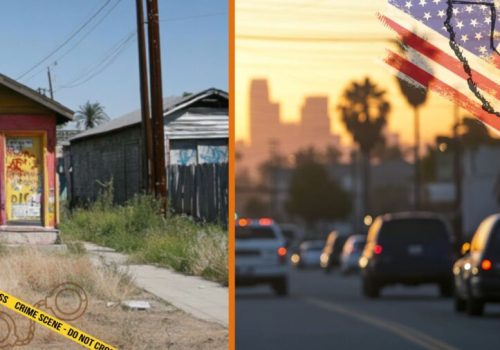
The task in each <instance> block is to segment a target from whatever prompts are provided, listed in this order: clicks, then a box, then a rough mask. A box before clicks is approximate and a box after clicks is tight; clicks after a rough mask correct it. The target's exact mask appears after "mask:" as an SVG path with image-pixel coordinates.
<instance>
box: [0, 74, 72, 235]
mask: <svg viewBox="0 0 500 350" xmlns="http://www.w3.org/2000/svg"><path fill="white" fill-rule="evenodd" d="M72 116H73V112H72V111H71V110H69V109H68V108H66V107H64V106H62V105H61V104H59V103H57V102H55V101H53V100H51V99H49V98H47V97H45V96H43V95H41V94H39V93H38V92H36V91H34V90H32V89H30V88H28V87H26V86H24V85H21V84H19V83H18V82H16V81H14V80H12V79H10V78H8V77H6V76H4V75H1V74H0V234H2V236H3V238H6V239H7V241H9V242H15V241H16V239H15V238H13V237H14V236H16V234H13V233H12V232H11V231H16V232H18V233H19V232H22V233H25V236H27V235H31V234H33V231H40V232H42V231H43V230H51V229H54V228H56V226H57V223H58V219H59V218H58V205H59V203H58V188H57V186H58V184H57V173H56V154H55V153H56V126H57V125H58V124H62V123H65V122H67V121H70V120H72ZM35 234H36V233H35ZM17 236H18V237H17V238H22V237H20V236H22V235H21V234H18V235H17ZM55 236H56V235H49V236H47V235H45V236H44V235H43V234H40V235H39V236H32V237H31V238H33V239H32V240H31V242H33V240H36V241H44V240H45V239H47V243H48V241H51V240H52V241H53V240H54V237H55ZM38 238H39V239H38ZM21 240H22V239H21Z"/></svg>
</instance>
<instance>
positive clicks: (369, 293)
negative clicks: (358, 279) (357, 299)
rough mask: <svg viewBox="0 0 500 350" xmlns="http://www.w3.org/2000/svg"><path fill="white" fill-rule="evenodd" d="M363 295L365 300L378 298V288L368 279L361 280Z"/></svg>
mask: <svg viewBox="0 0 500 350" xmlns="http://www.w3.org/2000/svg"><path fill="white" fill-rule="evenodd" d="M362 288H363V295H364V296H365V297H367V298H378V297H379V296H380V288H381V287H380V286H378V285H377V284H376V283H375V282H373V280H371V279H369V278H363V280H362Z"/></svg>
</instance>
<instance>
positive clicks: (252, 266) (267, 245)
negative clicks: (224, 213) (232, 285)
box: [236, 218, 289, 295]
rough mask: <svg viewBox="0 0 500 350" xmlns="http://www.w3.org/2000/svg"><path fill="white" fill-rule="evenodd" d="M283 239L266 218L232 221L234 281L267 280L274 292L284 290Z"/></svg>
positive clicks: (287, 266) (276, 228) (286, 284)
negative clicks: (234, 239) (234, 223)
mask: <svg viewBox="0 0 500 350" xmlns="http://www.w3.org/2000/svg"><path fill="white" fill-rule="evenodd" d="M288 271H289V265H288V257H287V249H286V248H285V239H284V238H283V236H282V234H281V230H280V228H279V226H278V225H276V224H275V223H274V221H273V220H271V219H268V218H261V219H247V218H241V219H238V220H237V221H236V285H238V286H241V285H255V284H260V283H269V284H270V285H271V286H272V288H273V289H274V291H275V292H276V294H278V295H287V294H288Z"/></svg>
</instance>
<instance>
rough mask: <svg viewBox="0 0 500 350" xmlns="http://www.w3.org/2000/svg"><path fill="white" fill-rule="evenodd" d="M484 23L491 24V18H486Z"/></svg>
mask: <svg viewBox="0 0 500 350" xmlns="http://www.w3.org/2000/svg"><path fill="white" fill-rule="evenodd" d="M484 23H486V24H491V17H490V16H486V17H484Z"/></svg>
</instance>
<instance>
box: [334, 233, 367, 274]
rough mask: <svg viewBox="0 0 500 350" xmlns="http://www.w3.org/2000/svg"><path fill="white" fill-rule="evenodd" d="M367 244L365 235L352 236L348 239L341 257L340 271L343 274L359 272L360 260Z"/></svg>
mask: <svg viewBox="0 0 500 350" xmlns="http://www.w3.org/2000/svg"><path fill="white" fill-rule="evenodd" d="M365 244H366V236H365V235H352V236H350V237H349V238H348V239H347V241H346V242H345V244H344V248H343V249H342V254H341V256H340V271H341V272H342V273H343V274H348V273H351V272H355V271H358V269H359V258H360V257H361V253H362V252H363V249H364V248H365Z"/></svg>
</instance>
